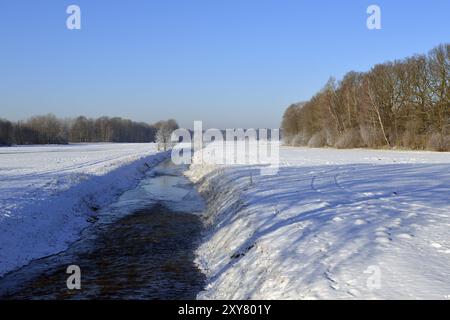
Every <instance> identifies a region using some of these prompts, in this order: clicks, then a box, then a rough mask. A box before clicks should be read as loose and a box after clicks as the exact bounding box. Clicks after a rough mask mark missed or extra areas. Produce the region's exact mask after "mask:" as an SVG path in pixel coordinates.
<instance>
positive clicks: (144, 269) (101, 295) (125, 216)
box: [0, 163, 205, 299]
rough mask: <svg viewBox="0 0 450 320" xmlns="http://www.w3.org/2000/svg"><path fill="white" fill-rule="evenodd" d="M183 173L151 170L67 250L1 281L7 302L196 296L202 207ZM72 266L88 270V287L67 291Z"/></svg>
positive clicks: (84, 274)
mask: <svg viewBox="0 0 450 320" xmlns="http://www.w3.org/2000/svg"><path fill="white" fill-rule="evenodd" d="M181 172H182V168H177V167H174V166H173V165H171V164H170V163H164V164H162V165H160V166H158V167H157V168H156V169H155V170H152V171H150V172H149V173H148V174H147V177H146V178H145V179H144V180H143V181H142V182H141V183H140V184H139V186H138V187H137V188H136V189H133V190H130V191H129V192H127V193H125V194H124V195H122V196H121V197H120V198H119V199H118V201H117V202H115V203H114V204H112V205H111V206H109V207H108V208H105V209H104V210H102V212H100V213H99V221H98V222H97V223H96V224H95V225H94V226H92V227H91V228H89V229H88V230H86V231H85V232H84V233H83V236H82V238H81V240H80V241H78V242H77V243H75V244H74V245H72V246H71V247H70V248H69V249H68V250H67V251H65V252H63V253H60V254H58V255H54V256H51V257H47V258H43V259H40V260H36V261H33V262H32V263H31V264H30V265H28V266H26V267H24V268H22V269H20V270H17V271H15V272H12V273H10V274H8V275H6V276H5V277H4V278H2V279H0V298H2V299H195V298H196V295H197V293H198V292H199V291H201V290H202V289H203V285H204V282H205V277H204V275H203V274H202V273H201V272H200V270H199V269H198V268H197V266H196V265H195V263H194V258H195V255H194V250H195V249H196V247H197V245H198V241H199V236H200V233H201V230H202V221H201V217H200V215H199V212H201V210H202V208H203V203H202V201H201V198H200V197H199V195H198V194H197V193H196V191H195V189H194V188H193V187H192V185H190V184H189V182H188V181H187V180H186V179H185V178H184V177H182V175H181ZM181 209H182V210H181ZM69 265H77V266H79V267H80V269H81V290H68V289H67V286H66V280H67V278H68V277H69V274H67V273H66V269H67V267H68V266H69Z"/></svg>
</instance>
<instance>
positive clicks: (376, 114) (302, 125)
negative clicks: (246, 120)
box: [282, 44, 450, 151]
mask: <svg viewBox="0 0 450 320" xmlns="http://www.w3.org/2000/svg"><path fill="white" fill-rule="evenodd" d="M282 129H283V136H284V140H285V143H287V144H289V145H294V146H310V147H324V146H331V147H338V148H354V147H371V148H379V147H388V148H408V149H429V150H435V151H450V44H445V45H444V44H443V45H439V46H437V47H435V48H434V49H433V50H431V51H430V52H429V53H428V54H427V55H415V56H413V57H409V58H406V59H403V60H397V61H393V62H386V63H383V64H378V65H375V66H374V67H373V68H372V69H371V70H370V71H368V72H354V71H352V72H349V73H347V74H346V75H345V76H344V78H343V79H342V80H341V81H339V82H336V81H335V79H334V78H331V79H330V80H329V81H328V82H327V83H326V85H325V86H324V88H323V89H322V90H321V91H320V92H318V93H317V94H316V95H315V96H314V97H313V98H312V99H311V100H309V101H307V102H304V103H297V104H294V105H291V106H290V107H289V108H288V109H287V110H286V111H285V113H284V116H283V122H282Z"/></svg>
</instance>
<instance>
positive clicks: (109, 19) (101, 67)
mask: <svg viewBox="0 0 450 320" xmlns="http://www.w3.org/2000/svg"><path fill="white" fill-rule="evenodd" d="M70 4H77V5H79V6H80V7H81V11H82V29H81V30H79V31H77V30H72V31H70V30H68V29H67V28H66V18H67V17H68V15H67V14H66V8H67V6H68V5H70ZM370 4H377V5H379V6H380V7H381V10H382V28H383V29H382V30H374V31H370V30H368V29H367V27H366V19H367V17H368V15H367V13H366V9H367V7H368V6H369V5H370ZM449 17H450V1H449V0H428V1H425V0H395V1H393V0H372V1H366V0H342V1H336V0H329V1H326V0H315V1H312V0H311V1H305V0H270V1H269V0H257V1H256V0H158V1H156V0H127V1H125V0H71V1H65V0H53V1H51V0H39V1H35V0H28V1H24V0H1V1H0V41H1V43H0V117H4V118H8V119H10V120H18V119H23V118H26V117H29V116H32V115H36V114H46V113H49V112H51V113H54V114H56V115H57V116H59V117H71V116H76V115H79V114H83V115H86V116H90V117H97V116H101V115H109V116H122V117H127V118H130V119H133V120H138V121H147V122H154V121H156V120H159V119H166V118H176V119H177V120H179V122H180V124H181V125H182V126H184V127H191V126H192V121H194V120H203V121H204V122H205V125H206V126H209V127H219V128H225V127H272V128H273V127H278V126H279V123H280V120H281V117H282V114H283V112H284V110H285V108H286V107H287V106H288V105H289V104H291V103H294V102H298V101H303V100H307V99H309V98H310V97H311V96H312V95H313V94H314V93H316V92H317V91H318V90H320V88H321V87H322V86H323V85H324V84H325V82H326V81H327V79H328V78H329V76H335V77H337V78H338V79H339V78H341V77H342V76H343V75H344V74H345V73H346V72H347V71H350V70H357V71H364V70H367V69H369V68H370V67H371V66H372V65H373V64H375V63H379V62H384V61H386V60H391V59H396V58H403V57H406V56H409V55H412V54H415V53H426V52H428V51H429V50H430V49H431V48H433V47H434V46H436V45H438V44H439V43H448V42H450V18H449Z"/></svg>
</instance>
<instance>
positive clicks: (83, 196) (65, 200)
mask: <svg viewBox="0 0 450 320" xmlns="http://www.w3.org/2000/svg"><path fill="white" fill-rule="evenodd" d="M166 157H167V154H162V153H159V154H157V151H156V146H155V145H154V144H79V145H69V146H29V147H11V148H1V149H0V276H2V275H3V274H5V273H6V272H8V271H11V270H14V269H16V268H18V267H20V266H23V265H25V264H27V263H28V262H30V261H31V260H33V259H37V258H41V257H44V256H47V255H51V254H55V253H57V252H60V251H63V250H65V249H66V248H67V247H68V245H69V244H71V243H72V242H74V241H76V240H77V239H78V237H79V234H80V231H81V230H82V229H83V228H85V227H86V226H88V225H89V221H92V217H93V216H95V211H96V210H98V209H99V208H100V207H103V206H105V205H106V204H108V203H110V202H112V201H113V200H114V199H115V198H116V197H117V196H118V195H120V194H121V193H122V192H124V191H125V190H127V189H129V188H132V187H133V186H135V185H136V184H137V183H138V181H139V180H140V178H141V177H143V173H144V171H145V170H146V169H147V166H153V165H155V164H157V163H159V162H160V161H162V160H163V159H164V158H166Z"/></svg>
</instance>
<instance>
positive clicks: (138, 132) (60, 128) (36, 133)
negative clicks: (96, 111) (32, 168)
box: [0, 114, 178, 145]
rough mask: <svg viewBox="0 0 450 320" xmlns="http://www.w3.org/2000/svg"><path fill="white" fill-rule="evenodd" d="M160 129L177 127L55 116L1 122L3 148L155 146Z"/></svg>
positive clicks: (167, 123) (173, 124)
mask: <svg viewBox="0 0 450 320" xmlns="http://www.w3.org/2000/svg"><path fill="white" fill-rule="evenodd" d="M161 127H164V130H167V128H173V129H176V128H178V124H177V122H176V121H175V120H173V119H171V120H167V121H159V122H156V123H154V124H148V123H145V122H135V121H132V120H129V119H123V118H120V117H113V118H109V117H100V118H97V119H92V118H87V117H84V116H79V117H77V118H74V119H59V118H57V117H56V116H55V115H53V114H48V115H44V116H35V117H31V118H29V119H27V120H25V121H17V122H11V121H8V120H5V119H0V145H12V144H17V145H28V144H67V143H70V142H73V143H82V142H155V140H156V136H157V132H158V130H160V128H161Z"/></svg>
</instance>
